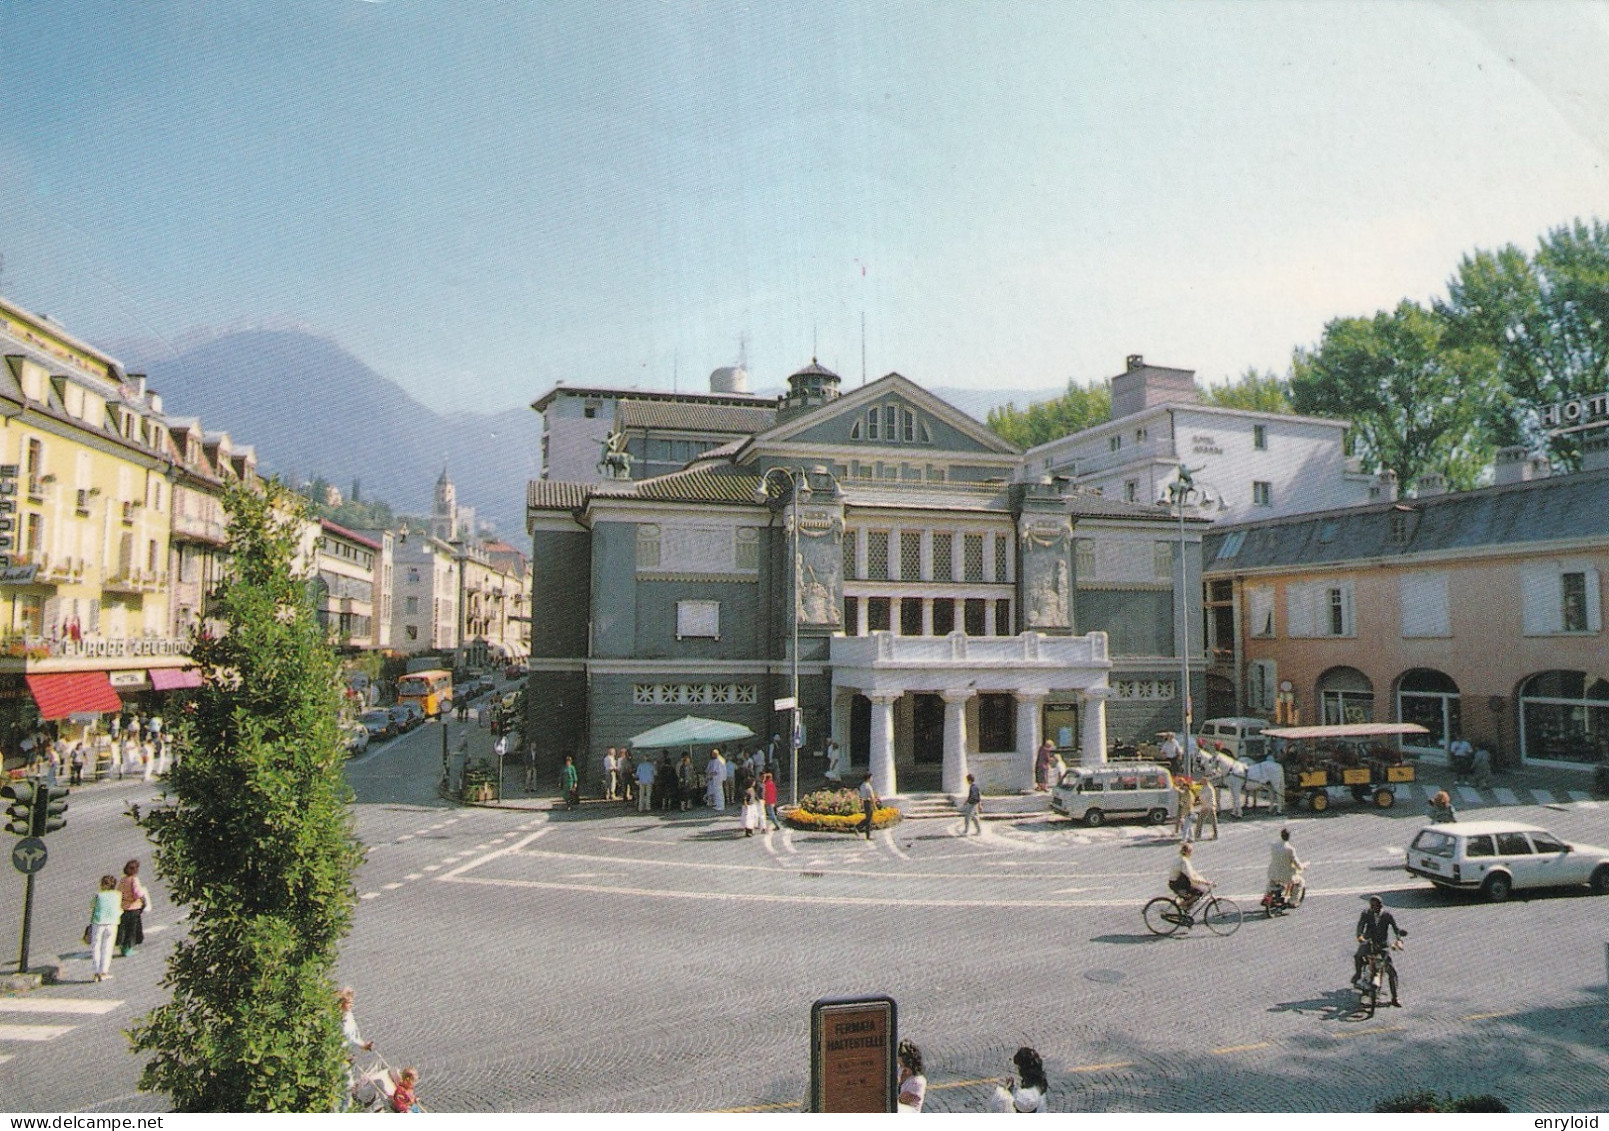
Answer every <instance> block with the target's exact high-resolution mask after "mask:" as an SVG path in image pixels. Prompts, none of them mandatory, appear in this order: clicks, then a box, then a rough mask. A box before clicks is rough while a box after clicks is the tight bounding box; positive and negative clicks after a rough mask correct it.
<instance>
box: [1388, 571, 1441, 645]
mask: <svg viewBox="0 0 1609 1131" xmlns="http://www.w3.org/2000/svg"><path fill="white" fill-rule="evenodd" d="M1398 599H1399V605H1400V614H1399V619H1400V623H1401V632H1402V635H1403V636H1404V637H1414V636H1451V635H1452V628H1451V625H1450V624H1449V621H1448V615H1447V575H1446V574H1445V573H1407V574H1403V576H1402V583H1401V588H1400V590H1399V593H1398Z"/></svg>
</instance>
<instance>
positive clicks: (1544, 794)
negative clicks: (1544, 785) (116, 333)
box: [1531, 789, 1553, 805]
mask: <svg viewBox="0 0 1609 1131" xmlns="http://www.w3.org/2000/svg"><path fill="white" fill-rule="evenodd" d="M1531 796H1532V797H1534V798H1536V803H1537V804H1538V805H1552V804H1553V791H1552V790H1548V789H1533V790H1532V791H1531Z"/></svg>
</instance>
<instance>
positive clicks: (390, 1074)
mask: <svg viewBox="0 0 1609 1131" xmlns="http://www.w3.org/2000/svg"><path fill="white" fill-rule="evenodd" d="M396 1081H397V1074H396V1072H394V1071H393V1070H392V1068H391V1066H390V1065H389V1064H387V1063H386V1060H385V1057H383V1056H381V1055H380V1054H379V1053H378V1052H374V1051H370V1052H366V1053H364V1054H362V1055H361V1056H360V1057H358V1058H357V1059H355V1060H353V1062H352V1110H353V1111H362V1112H390V1111H391V1110H392V1107H391V1094H392V1093H393V1092H395V1091H396V1087H397V1084H396ZM414 1106H415V1107H417V1108H418V1109H419V1110H420V1111H424V1110H425V1105H424V1104H422V1103H419V1102H418V1101H417V1100H415V1102H414Z"/></svg>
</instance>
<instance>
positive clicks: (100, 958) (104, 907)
mask: <svg viewBox="0 0 1609 1131" xmlns="http://www.w3.org/2000/svg"><path fill="white" fill-rule="evenodd" d="M122 907H123V899H122V897H121V896H120V895H119V894H118V891H117V877H116V876H102V877H101V889H100V891H98V892H96V893H95V902H94V903H93V904H91V906H90V909H89V953H90V958H91V959H92V960H93V961H94V963H95V980H96V981H97V982H104V981H105V980H106V979H108V978H110V977H111V976H112V935H113V933H114V932H115V931H116V930H117V918H118V916H119V915H121V914H122Z"/></svg>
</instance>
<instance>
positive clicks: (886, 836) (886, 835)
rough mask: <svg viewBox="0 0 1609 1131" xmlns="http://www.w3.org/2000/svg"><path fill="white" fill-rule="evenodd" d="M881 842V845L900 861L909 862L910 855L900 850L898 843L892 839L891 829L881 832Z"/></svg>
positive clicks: (892, 832)
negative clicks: (883, 844) (886, 846)
mask: <svg viewBox="0 0 1609 1131" xmlns="http://www.w3.org/2000/svg"><path fill="white" fill-rule="evenodd" d="M882 840H883V843H885V844H886V845H888V849H889V851H890V852H892V853H893V854H894V855H895V856H898V857H899V858H900V859H901V860H909V859H910V858H911V857H910V854H909V853H907V852H906V851H905V850H904V849H902V848H901V847H900V846H899V842H898V841H896V840H895V839H894V831H893V830H892V829H884V830H883V836H882Z"/></svg>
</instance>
